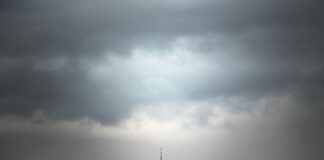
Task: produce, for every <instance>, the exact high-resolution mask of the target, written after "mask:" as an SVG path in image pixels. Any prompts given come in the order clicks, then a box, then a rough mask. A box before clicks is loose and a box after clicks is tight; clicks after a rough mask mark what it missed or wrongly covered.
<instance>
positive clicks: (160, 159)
mask: <svg viewBox="0 0 324 160" xmlns="http://www.w3.org/2000/svg"><path fill="white" fill-rule="evenodd" d="M160 160H162V147H161V148H160Z"/></svg>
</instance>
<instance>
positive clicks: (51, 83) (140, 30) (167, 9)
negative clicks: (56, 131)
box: [0, 0, 324, 122]
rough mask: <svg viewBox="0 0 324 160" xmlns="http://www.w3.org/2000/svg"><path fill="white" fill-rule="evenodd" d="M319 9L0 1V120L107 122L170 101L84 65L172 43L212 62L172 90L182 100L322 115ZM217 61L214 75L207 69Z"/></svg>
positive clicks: (125, 76)
mask: <svg viewBox="0 0 324 160" xmlns="http://www.w3.org/2000/svg"><path fill="white" fill-rule="evenodd" d="M321 6H322V2H321V1H316V0H312V1H306V0H305V1H303V0H299V1H292V0H286V1H281V2H279V1H278V2H274V1H265V0H264V1H254V0H244V1H235V0H233V1H208V0H206V1H202V2H195V1H190V2H187V3H185V4H180V2H179V3H177V2H158V1H154V2H146V1H136V2H132V1H122V2H112V1H104V0H95V1H85V0H68V1H61V0H60V1H55V2H54V1H48V0H45V1H40V0H32V1H28V2H26V1H14V2H13V1H1V7H0V21H1V26H0V54H1V55H0V56H1V61H0V66H1V69H0V75H1V79H0V83H1V84H0V88H1V91H0V96H1V97H0V104H1V109H0V111H1V114H18V115H21V116H30V115H32V113H33V112H34V111H35V110H37V109H40V110H43V111H44V112H46V113H47V114H48V115H49V116H50V115H52V116H54V117H57V118H63V119H65V118H68V119H69V118H73V119H75V118H82V117H93V118H96V119H98V120H100V121H103V122H116V121H117V120H118V119H120V117H125V116H127V115H128V114H129V113H130V112H131V111H132V109H133V107H134V106H136V105H139V104H142V103H149V102H152V101H174V100H175V99H177V98H173V97H172V95H171V93H170V92H171V91H170V90H172V89H170V90H167V91H165V93H162V91H161V92H158V93H155V92H154V91H150V89H147V88H150V87H148V86H146V87H147V88H146V89H144V87H145V85H143V84H141V80H140V75H137V73H128V72H127V70H126V69H124V70H122V71H120V70H119V69H120V68H118V67H117V69H116V70H114V73H109V75H108V77H104V78H100V77H99V78H93V77H91V76H89V75H91V72H92V71H91V69H89V68H88V66H87V64H88V63H90V64H92V65H93V64H96V63H102V58H103V57H105V56H106V55H107V53H109V54H115V55H116V56H117V57H118V56H121V57H122V59H126V60H127V59H129V58H130V57H132V52H133V50H134V49H136V48H138V47H139V48H153V49H157V50H168V48H171V47H170V44H171V42H173V41H174V40H175V39H176V38H178V37H189V39H199V40H198V41H197V43H195V44H192V45H193V46H194V47H193V48H194V49H193V50H194V51H195V53H194V54H198V55H199V56H201V57H204V58H205V59H212V60H211V61H209V63H210V64H212V65H211V71H206V73H198V72H202V70H197V72H196V73H193V74H192V75H190V74H188V75H186V74H184V75H177V76H176V78H177V77H178V78H179V77H180V78H181V79H185V80H182V81H174V82H172V84H173V85H174V86H176V88H177V89H178V90H180V92H184V93H185V95H184V97H185V98H187V99H196V100H197V99H198V100H202V99H208V98H213V97H218V96H242V97H256V98H259V97H262V96H265V95H269V94H270V95H271V94H279V95H280V94H296V96H299V97H300V98H301V99H305V100H304V101H305V103H306V102H307V103H309V104H312V105H317V106H321V105H322V102H321V100H320V98H321V97H322V96H323V70H324V66H323V64H322V59H323V54H322V52H323V45H322V42H323V37H324V36H323V31H322V28H323V24H324V23H323V20H322V17H321V15H322V9H321ZM214 39H219V40H218V41H214ZM190 45H191V44H190ZM166 48H167V49H166ZM221 52H224V53H221ZM152 54H153V53H152ZM217 58H221V59H222V60H218V61H219V62H220V64H221V65H222V69H223V70H222V71H221V73H218V72H217V73H216V71H214V68H213V67H215V66H216V65H215V66H214V65H213V63H214V62H213V60H214V59H215V60H217ZM84 59H86V62H84ZM219 62H215V64H216V63H219ZM126 63H128V62H126ZM157 72H159V71H157ZM197 76H201V78H197V79H195V77H197ZM176 78H174V79H176ZM186 78H187V79H186ZM171 80H172V78H171ZM150 83H153V85H155V84H161V83H163V85H165V86H166V84H164V82H160V81H158V82H156V81H154V82H151V81H150ZM165 86H163V87H162V88H165ZM141 87H142V88H141ZM151 90H154V89H151ZM161 90H162V89H161ZM135 92H136V93H135ZM149 93H152V94H153V93H154V94H157V96H155V97H154V96H150V95H148V94H149ZM170 95H171V96H170ZM168 96H169V97H168ZM152 97H153V98H152ZM154 98H155V100H152V99H154ZM161 99H162V100H161Z"/></svg>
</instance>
